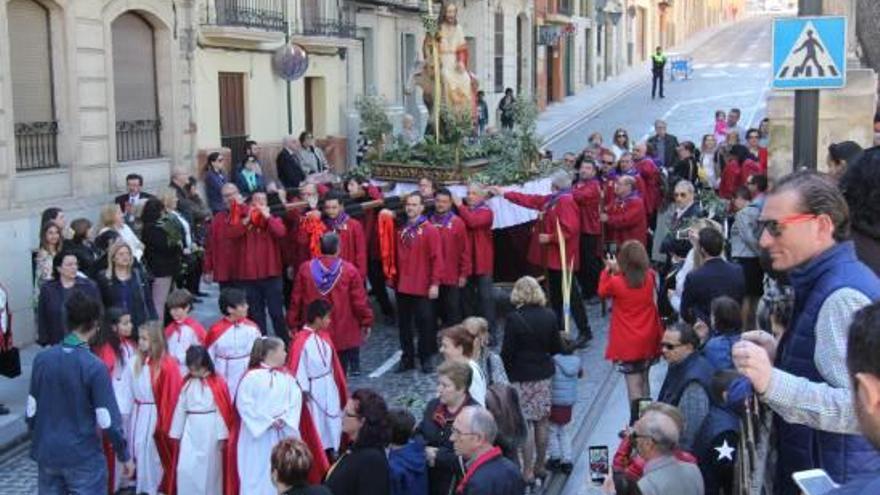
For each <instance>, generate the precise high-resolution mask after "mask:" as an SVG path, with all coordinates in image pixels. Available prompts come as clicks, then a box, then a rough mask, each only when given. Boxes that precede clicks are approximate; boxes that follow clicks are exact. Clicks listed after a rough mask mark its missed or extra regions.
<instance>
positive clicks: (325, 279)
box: [309, 258, 342, 296]
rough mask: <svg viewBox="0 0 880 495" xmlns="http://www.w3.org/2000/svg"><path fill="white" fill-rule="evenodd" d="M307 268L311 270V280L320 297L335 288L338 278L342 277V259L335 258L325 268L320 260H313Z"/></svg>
mask: <svg viewBox="0 0 880 495" xmlns="http://www.w3.org/2000/svg"><path fill="white" fill-rule="evenodd" d="M309 268H310V269H311V272H312V280H314V281H315V286H316V287H317V288H318V292H320V293H321V295H322V296H326V295H327V294H328V293H329V292H330V291H331V290H333V287H335V286H336V282H337V281H338V280H339V276H340V275H342V259H340V258H336V259H334V260H333V263H332V264H331V265H330V266H329V267H325V266H324V265H323V264H322V263H321V260H320V259H318V258H315V259H313V260H312V261H311V263H310V264H309Z"/></svg>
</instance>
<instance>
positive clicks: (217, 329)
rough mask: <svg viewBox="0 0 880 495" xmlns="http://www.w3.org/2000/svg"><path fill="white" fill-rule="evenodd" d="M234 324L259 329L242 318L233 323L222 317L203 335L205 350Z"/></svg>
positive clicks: (251, 322)
mask: <svg viewBox="0 0 880 495" xmlns="http://www.w3.org/2000/svg"><path fill="white" fill-rule="evenodd" d="M236 323H247V324H250V325H251V326H253V327H254V328H259V327H258V326H257V324H256V323H254V322H253V321H251V320H249V319H247V318H243V319H241V320H238V321H237V322H233V321H231V320H230V319H228V318H226V317H223V318H221V319H220V320H219V321H217V323H214V324H213V325H211V329H210V330H208V333H207V335H205V339H204V340H205V348H206V349H207V348H208V347H211V346H212V345H214V342H217V340H218V339H219V338H220V337H222V336H223V334H224V333H226V331H227V330H229V329H230V328H231V327H233V326H235V324H236Z"/></svg>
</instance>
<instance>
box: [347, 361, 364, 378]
mask: <svg viewBox="0 0 880 495" xmlns="http://www.w3.org/2000/svg"><path fill="white" fill-rule="evenodd" d="M348 376H361V365H360V364H355V363H352V364H351V366H349V367H348Z"/></svg>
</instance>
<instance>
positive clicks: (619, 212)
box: [607, 193, 648, 249]
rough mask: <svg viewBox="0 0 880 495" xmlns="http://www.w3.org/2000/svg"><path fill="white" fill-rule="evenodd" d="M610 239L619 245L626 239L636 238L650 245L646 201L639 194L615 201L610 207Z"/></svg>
mask: <svg viewBox="0 0 880 495" xmlns="http://www.w3.org/2000/svg"><path fill="white" fill-rule="evenodd" d="M607 225H608V232H607V233H608V239H609V240H610V241H612V242H616V243H617V245H618V247H619V246H620V245H621V244H623V243H624V242H625V241H628V240H630V239H635V240H637V241H639V242H641V243H642V245H643V246H645V248H646V249H647V247H648V217H647V215H645V203H644V201H643V200H642V198H640V197H639V195H638V194H635V193H633V194H631V195H630V196H629V197H628V198H625V199H623V200H621V199H620V198H618V199H616V200H615V201H614V204H613V205H611V207H610V208H609V209H608V223H607Z"/></svg>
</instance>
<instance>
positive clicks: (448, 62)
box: [423, 1, 477, 116]
mask: <svg viewBox="0 0 880 495" xmlns="http://www.w3.org/2000/svg"><path fill="white" fill-rule="evenodd" d="M436 41H437V42H439V47H440V50H439V63H440V71H439V72H440V83H441V91H442V98H443V99H442V100H441V101H442V102H445V103H446V105H447V106H448V107H449V108H450V110H452V111H453V112H455V113H458V112H468V113H470V115H471V116H476V94H477V91H476V88H477V81H476V77H474V75H473V74H471V73H470V72H468V69H467V65H468V57H469V53H468V47H467V40H466V39H465V36H464V31H463V30H462V28H461V26H460V25H459V24H458V6H456V5H455V4H454V3H452V2H451V1H448V2H445V3H444V4H443V6H442V7H441V9H440V18H439V22H438V32H437V38H436ZM434 43H435V40H434V39H431V37H430V36H426V37H425V44H424V47H423V52H424V57H425V61H426V63H427V65H430V66H431V67H430V68H429V70H428V71H427V72H428V73H429V74H436V72H435V71H434V70H433V58H432V54H431V49H432V48H433V46H434ZM433 100H436V98H434V99H433ZM432 103H433V102H432Z"/></svg>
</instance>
